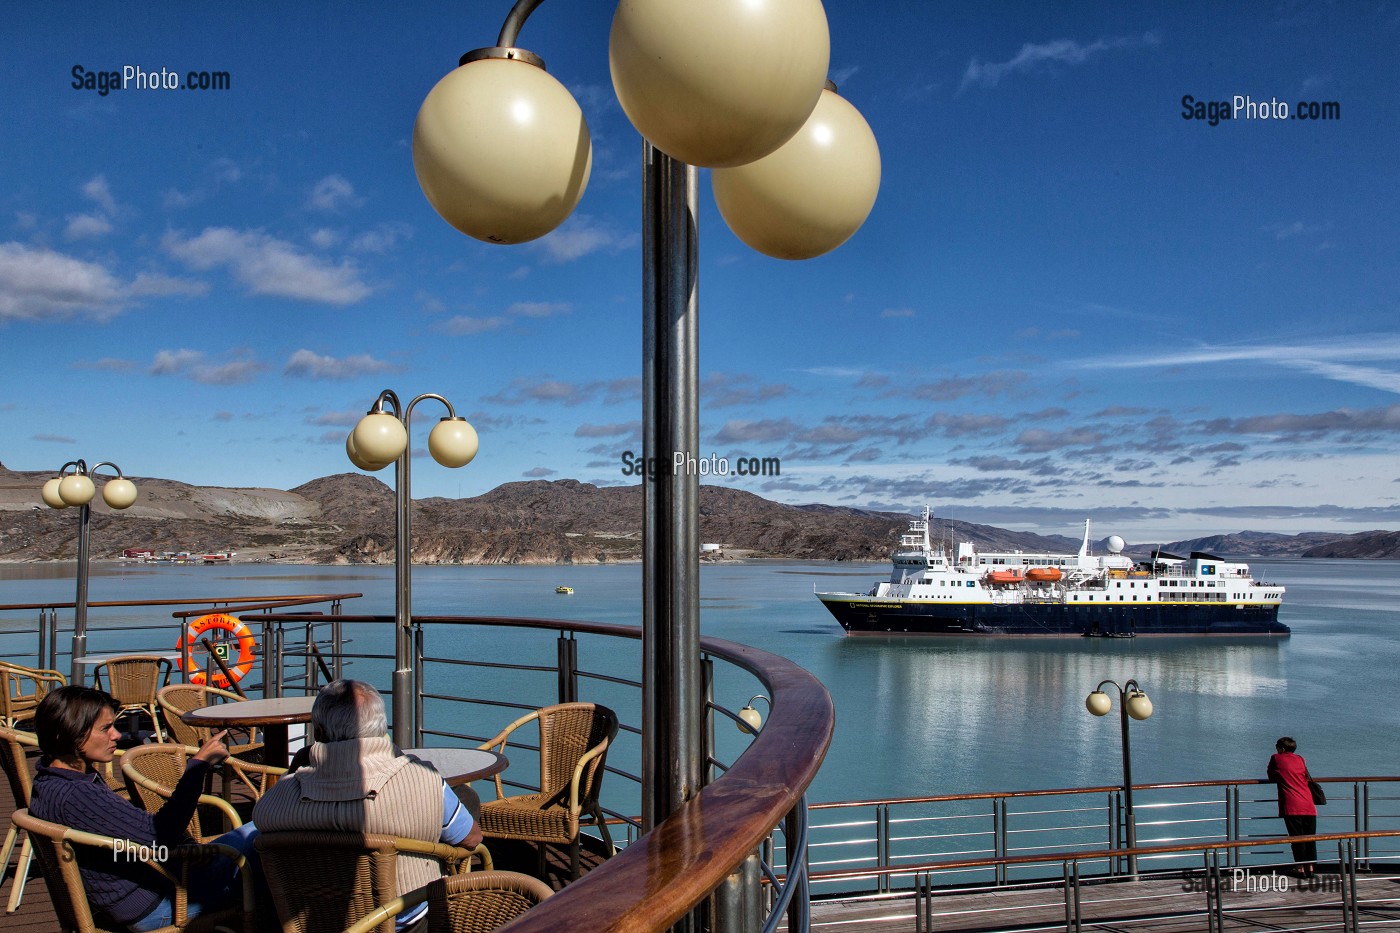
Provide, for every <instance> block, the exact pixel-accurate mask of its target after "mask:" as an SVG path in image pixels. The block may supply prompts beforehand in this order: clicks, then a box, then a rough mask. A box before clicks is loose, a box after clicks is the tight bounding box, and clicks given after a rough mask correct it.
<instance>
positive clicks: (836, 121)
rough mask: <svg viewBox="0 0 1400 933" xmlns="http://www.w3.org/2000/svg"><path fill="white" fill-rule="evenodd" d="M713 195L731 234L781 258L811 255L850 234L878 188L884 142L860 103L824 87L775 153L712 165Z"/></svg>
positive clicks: (847, 238) (801, 257)
mask: <svg viewBox="0 0 1400 933" xmlns="http://www.w3.org/2000/svg"><path fill="white" fill-rule="evenodd" d="M711 180H712V182H713V185H714V192H715V203H716V204H717V205H718V206H719V212H720V214H721V215H722V216H723V217H724V222H725V223H727V224H728V225H729V229H730V230H732V231H734V235H735V236H737V237H738V238H739V239H741V240H743V241H744V242H745V243H747V244H748V245H749V246H750V247H752V248H753V249H756V250H758V251H759V252H760V253H763V254H764V255H767V256H772V257H774V258H776V259H811V258H812V257H814V256H820V255H821V254H823V253H827V252H830V251H831V250H833V249H835V248H836V247H838V246H840V245H841V244H842V243H844V242H846V241H847V240H849V239H850V238H851V235H852V234H854V233H855V232H856V231H857V230H859V229H860V225H861V224H863V223H865V218H866V217H868V216H870V209H871V208H872V207H874V206H875V196H876V194H877V193H878V192H879V190H880V147H879V146H878V145H877V144H876V142H875V134H874V133H872V132H871V131H870V125H869V124H868V123H866V122H865V118H864V117H862V116H861V115H860V111H858V110H856V108H855V107H853V106H851V104H850V103H849V102H848V101H846V100H845V99H843V98H842V97H840V96H839V95H838V94H837V93H836V92H835V91H832V90H824V91H822V94H821V99H820V100H819V101H818V102H817V106H816V109H815V110H813V111H812V115H811V116H810V117H808V118H807V122H806V123H805V124H803V126H802V129H801V130H799V131H798V132H797V135H796V136H794V137H793V138H792V139H790V140H788V141H787V142H786V143H784V144H783V146H782V147H781V148H780V149H778V150H777V151H776V152H774V153H772V154H771V155H767V156H764V157H763V158H761V159H759V160H757V161H756V162H750V163H749V164H747V165H740V166H737V167H735V168H721V169H715V171H714V172H713V174H712V177H711Z"/></svg>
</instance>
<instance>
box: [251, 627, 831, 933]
mask: <svg viewBox="0 0 1400 933" xmlns="http://www.w3.org/2000/svg"><path fill="white" fill-rule="evenodd" d="M260 618H261V619H262V620H263V621H264V622H290V621H297V620H298V619H300V618H302V617H300V616H296V615H290V614H287V615H284V614H273V615H266V616H261V617H260ZM390 618H391V617H390V616H340V617H339V619H340V621H341V622H350V623H354V622H381V621H386V620H388V619H390ZM413 618H414V621H415V622H418V623H444V624H458V625H463V624H469V625H499V626H513V627H520V628H541V629H554V630H556V631H561V630H563V631H572V632H579V633H585V634H594V635H607V636H612V637H618V638H632V639H640V638H641V637H642V631H641V629H640V628H636V627H634V626H626V625H613V624H609V623H601V622H573V621H561V620H556V619H522V618H510V617H503V616H486V617H475V616H473V617H462V616H417V615H415V616H414V617H413ZM700 649H701V650H702V651H704V652H706V653H707V654H711V655H713V656H715V657H717V658H722V659H723V660H725V661H728V662H730V663H732V664H734V665H736V666H738V667H741V668H743V669H744V670H746V671H748V672H749V673H751V674H753V675H754V677H756V678H757V679H758V681H759V682H760V683H761V684H763V687H764V690H765V692H766V693H767V695H768V696H769V697H770V698H771V699H772V701H773V709H772V712H771V713H770V715H769V717H768V722H767V723H766V724H765V725H764V727H763V729H762V730H760V732H759V733H758V736H757V737H756V738H755V739H754V741H753V743H752V744H751V745H749V747H748V748H747V749H746V750H745V751H744V753H743V754H742V755H740V756H739V758H738V760H737V761H735V762H734V764H733V765H732V766H731V767H730V768H729V770H728V771H726V772H725V773H724V774H723V775H722V776H720V777H719V778H718V779H717V780H715V781H714V782H713V783H711V784H710V785H709V786H707V787H706V788H705V789H704V790H702V791H701V792H700V793H699V794H697V795H696V796H695V797H692V798H691V799H690V800H688V801H687V802H686V803H685V804H683V805H682V806H681V807H680V808H679V809H678V810H677V811H676V812H674V813H672V814H671V815H670V816H669V817H667V818H666V819H665V820H663V821H662V822H661V823H660V824H658V825H657V826H655V827H653V828H652V830H651V832H648V833H646V834H644V835H642V836H641V837H640V838H639V839H637V840H636V841H635V842H633V843H632V844H631V845H629V846H627V847H626V848H625V849H623V850H622V851H621V852H620V853H618V854H617V855H616V856H614V857H613V858H611V859H608V860H607V861H605V862H604V863H603V864H602V865H600V866H599V867H597V868H595V869H593V870H592V871H590V872H588V874H586V875H584V876H583V877H582V878H580V879H579V880H578V881H575V882H574V883H573V884H571V885H569V886H568V887H566V888H565V889H564V890H562V891H560V892H559V893H558V894H555V895H554V896H553V897H551V898H549V899H548V900H546V901H544V902H543V903H541V904H540V905H538V906H536V907H534V908H532V909H531V910H530V911H529V912H527V913H526V914H524V915H523V916H521V917H519V918H518V919H516V920H515V921H514V922H512V923H510V924H508V925H507V926H505V927H502V928H501V929H502V930H504V931H509V933H557V931H558V930H565V929H571V928H577V929H586V930H589V931H619V933H621V931H636V933H642V931H654V930H664V929H666V928H667V927H670V926H672V925H673V924H675V923H676V921H678V920H680V918H681V917H683V916H685V915H686V914H687V913H689V912H690V911H691V910H692V909H694V908H695V907H696V906H697V905H699V904H700V903H701V902H702V901H703V900H704V899H705V897H706V896H707V895H709V893H710V892H711V891H713V890H714V889H715V888H717V887H718V886H719V885H720V883H721V882H723V881H724V879H725V878H726V877H727V876H728V875H729V874H730V872H732V871H733V870H734V868H735V867H736V866H738V865H739V863H740V862H742V861H743V860H744V859H745V858H747V857H748V856H749V855H751V854H752V853H753V852H754V851H756V850H757V849H758V847H759V845H760V844H761V843H762V842H763V840H764V839H766V838H767V837H768V835H769V834H770V833H771V832H772V831H773V828H774V827H775V826H777V825H778V824H779V823H780V822H782V820H783V818H784V817H785V816H786V815H787V814H788V813H789V812H791V811H792V809H793V808H794V807H796V806H797V805H798V803H799V802H800V801H801V799H802V794H803V793H804V792H805V791H806V789H807V787H808V785H810V784H811V783H812V780H813V778H815V777H816V776H817V769H818V768H819V767H820V766H821V762H822V759H823V758H824V757H825V756H826V750H827V746H828V745H830V743H831V735H832V731H833V730H834V728H835V725H836V710H835V707H834V706H833V705H832V702H831V694H829V693H828V692H827V690H826V688H825V687H824V686H822V684H821V682H820V681H819V680H817V679H816V678H815V677H813V676H812V675H811V674H810V673H808V672H807V671H806V670H804V669H802V668H801V667H799V666H798V665H796V664H794V663H792V662H791V661H789V660H787V659H786V658H781V657H779V656H777V655H775V654H770V653H769V652H767V651H762V650H760V649H758V648H752V647H749V646H747V645H740V644H736V643H734V642H730V641H724V640H722V639H718V638H701V639H700Z"/></svg>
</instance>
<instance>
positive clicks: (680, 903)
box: [260, 613, 834, 933]
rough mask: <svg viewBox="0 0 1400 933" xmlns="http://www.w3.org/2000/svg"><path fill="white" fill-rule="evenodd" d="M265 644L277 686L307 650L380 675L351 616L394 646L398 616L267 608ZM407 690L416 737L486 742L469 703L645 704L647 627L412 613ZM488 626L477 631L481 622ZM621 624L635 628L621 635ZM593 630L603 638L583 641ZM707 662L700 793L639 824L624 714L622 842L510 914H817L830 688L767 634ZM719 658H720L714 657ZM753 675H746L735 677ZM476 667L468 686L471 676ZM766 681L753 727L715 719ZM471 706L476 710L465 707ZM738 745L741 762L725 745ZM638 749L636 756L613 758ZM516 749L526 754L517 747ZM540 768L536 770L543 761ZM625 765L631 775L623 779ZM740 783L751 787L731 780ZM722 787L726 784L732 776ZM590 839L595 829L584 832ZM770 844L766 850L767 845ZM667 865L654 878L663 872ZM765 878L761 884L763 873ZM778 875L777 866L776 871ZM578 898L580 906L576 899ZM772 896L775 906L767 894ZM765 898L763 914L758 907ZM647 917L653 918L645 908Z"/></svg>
mask: <svg viewBox="0 0 1400 933" xmlns="http://www.w3.org/2000/svg"><path fill="white" fill-rule="evenodd" d="M260 618H261V621H262V623H263V625H264V632H265V643H266V645H267V648H266V653H267V657H268V658H269V659H273V658H275V659H277V663H275V664H273V663H269V665H268V673H267V678H266V679H267V684H268V692H269V695H274V693H273V691H276V692H278V693H280V692H283V691H287V692H301V691H305V692H310V691H312V690H314V689H316V687H317V686H318V682H317V677H316V671H317V670H318V669H319V667H313V666H312V664H311V662H310V661H308V658H311V659H313V660H314V658H315V657H317V656H320V657H322V658H324V659H332V658H333V659H334V663H335V670H336V671H340V670H341V669H343V667H344V666H347V665H351V664H355V665H358V666H359V670H358V671H356V673H355V676H358V677H360V678H362V679H366V680H370V681H372V682H387V677H383V676H379V674H380V673H381V672H376V673H374V674H371V673H370V669H371V668H373V667H375V666H383V665H385V664H386V663H387V664H392V661H393V655H392V654H391V653H389V652H388V651H387V650H385V651H371V650H364V651H357V652H349V651H345V650H344V648H345V646H346V645H347V644H349V641H347V640H345V638H344V635H345V634H346V633H347V632H349V631H355V632H359V631H364V632H365V633H366V635H365V637H364V638H363V639H362V642H363V644H365V645H366V646H367V648H369V647H374V646H376V645H377V643H381V642H382V643H384V646H385V648H386V649H387V647H388V645H387V636H388V632H389V631H390V630H391V629H392V619H391V618H390V617H387V616H351V615H340V616H337V617H335V619H334V620H333V622H331V623H330V625H329V626H328V625H327V624H326V623H327V621H328V620H325V619H309V618H308V617H306V616H301V615H291V614H283V613H272V614H270V615H265V616H262V617H260ZM412 624H413V629H414V631H413V645H414V652H413V656H414V696H415V698H416V703H417V709H416V710H415V716H414V720H415V729H414V736H413V741H414V744H415V745H423V744H428V743H429V740H431V741H433V742H442V741H446V742H452V743H465V744H480V743H481V742H484V741H486V740H487V739H489V738H490V737H491V736H492V735H494V734H495V730H494V729H492V730H489V731H488V730H484V729H480V728H472V725H473V724H476V723H481V722H483V719H482V718H481V717H480V716H478V715H476V714H475V712H474V711H476V710H478V709H495V710H502V711H507V712H509V713H510V715H509V716H508V717H506V718H504V721H503V722H501V723H500V725H504V724H505V722H508V721H510V720H511V719H514V718H516V716H517V715H518V713H519V712H520V711H522V710H530V709H535V708H538V707H539V706H543V705H548V704H550V703H557V702H570V701H574V700H591V701H595V702H599V703H603V704H604V705H607V706H610V707H612V708H614V709H619V710H624V711H625V710H635V709H638V708H639V707H640V689H641V684H640V683H639V682H638V681H637V680H636V679H635V671H637V670H639V669H640V667H641V665H640V644H639V640H640V638H641V630H640V629H637V628H632V627H629V626H622V625H606V624H599V623H588V622H571V621H556V620H546V619H519V618H501V617H490V618H469V617H452V616H415V617H414V618H413V620H412ZM503 629H508V630H512V632H513V637H512V638H511V639H510V640H509V641H508V642H507V643H508V644H509V645H510V652H509V656H510V657H511V658H512V660H484V659H483V660H479V659H478V658H486V657H491V658H500V657H502V656H503V655H504V654H506V652H502V651H501V650H500V645H501V644H502V641H501V639H500V632H501V630H503ZM483 632H484V633H485V635H482V634H481V633H483ZM619 640H622V641H627V642H632V643H634V644H636V649H635V651H623V650H619V646H618V643H619ZM585 642H587V644H588V646H589V647H590V648H594V649H595V650H594V653H593V654H592V655H591V656H590V655H588V654H586V653H585V651H584V649H583V645H584V644H585ZM701 647H702V650H703V659H702V664H703V668H704V671H705V678H704V682H705V703H706V706H705V725H706V728H705V729H704V740H705V749H704V755H705V761H706V762H707V763H708V764H709V765H710V766H711V768H710V769H707V771H710V770H712V771H713V772H715V776H714V778H713V780H712V781H710V782H709V783H708V784H707V786H706V787H705V788H704V789H702V791H701V792H700V794H699V795H697V797H695V798H693V799H692V800H691V801H689V802H688V803H687V804H686V805H685V806H683V807H682V808H681V809H680V810H679V811H677V812H676V813H675V814H672V816H671V817H670V818H668V819H667V820H665V821H663V822H662V823H661V824H659V825H657V826H656V827H654V828H653V829H652V831H651V832H649V833H646V834H645V835H642V834H641V826H640V823H639V821H638V820H637V818H636V817H635V816H633V815H632V814H635V813H637V812H639V803H640V792H641V791H640V784H641V781H640V777H639V774H640V770H641V768H640V757H641V753H642V750H641V747H640V736H641V729H640V726H639V725H638V724H635V723H629V722H623V723H622V725H621V728H620V730H619V738H618V740H616V741H615V742H614V744H613V746H612V748H611V749H610V750H609V758H608V762H607V765H606V773H607V774H609V775H615V776H616V779H615V780H614V781H613V784H612V789H608V788H607V787H605V795H606V801H607V802H606V803H605V805H604V808H603V809H604V814H605V816H606V817H607V819H608V820H609V822H610V823H612V822H617V823H620V824H622V825H624V826H626V827H627V829H626V832H625V834H624V836H625V839H626V842H627V845H626V846H625V847H624V848H623V849H622V851H621V852H620V853H619V854H618V855H616V856H614V857H613V858H611V859H608V860H607V861H605V862H604V863H603V864H602V865H601V866H600V867H599V868H595V869H594V870H593V871H592V872H590V873H588V874H587V875H586V876H585V877H584V878H583V879H582V880H581V881H579V882H575V883H574V884H573V885H570V886H569V887H568V888H566V889H565V890H564V891H563V892H561V893H560V894H558V895H556V896H555V897H554V898H551V899H550V900H549V901H548V902H546V904H545V905H542V906H541V907H540V908H536V909H535V910H532V911H531V912H530V913H529V914H527V915H526V916H525V917H524V918H522V919H521V920H520V921H517V923H516V924H514V925H512V926H511V929H512V930H514V929H517V928H519V929H522V930H551V929H558V928H560V927H561V926H563V925H567V924H569V923H572V922H574V921H573V920H572V919H569V920H566V919H563V918H572V917H573V916H574V915H575V913H576V912H577V911H579V910H586V911H588V912H589V913H590V914H591V915H594V916H596V915H598V913H599V912H600V911H601V912H603V913H607V912H609V911H611V912H612V913H613V914H614V915H615V916H617V917H618V918H619V922H620V921H621V918H630V919H629V920H628V922H629V923H638V922H646V923H651V922H653V921H654V922H655V923H656V924H658V928H660V927H661V926H669V925H670V923H673V922H675V920H676V919H678V918H679V917H680V916H682V915H683V914H684V913H686V912H688V911H690V910H692V909H694V908H696V907H698V906H703V909H704V910H705V911H706V915H707V917H708V924H709V927H710V929H712V930H715V931H717V933H719V931H731V933H738V931H740V930H743V931H748V933H752V931H756V930H758V929H759V928H760V926H761V928H762V929H763V930H765V931H768V933H771V931H773V930H775V929H776V928H777V927H778V926H779V925H780V924H781V923H783V922H786V924H787V929H789V930H792V931H799V930H804V931H805V930H807V929H809V922H810V921H809V914H808V907H809V898H808V896H807V886H806V871H805V866H806V831H807V811H806V799H805V797H804V796H803V792H804V791H805V789H806V787H807V786H808V784H810V782H811V780H812V778H813V777H815V775H816V769H817V767H818V765H819V764H820V762H821V759H822V757H823V756H824V754H825V750H826V745H827V743H828V742H829V741H830V735H831V730H832V728H833V726H834V711H833V710H832V708H831V703H830V697H829V695H828V694H827V693H826V690H825V688H823V687H822V686H821V684H820V683H819V682H817V681H816V679H815V678H813V677H812V676H811V675H810V674H808V673H807V672H806V671H803V670H802V669H801V668H799V667H797V666H796V665H794V664H792V663H791V662H789V661H786V660H785V659H782V658H779V657H777V656H775V655H771V654H768V653H767V652H763V651H759V650H758V649H754V648H749V647H747V646H744V645H738V644H734V643H732V642H726V641H722V640H718V639H702V642H701ZM717 662H723V667H719V666H717ZM738 681H742V682H743V683H744V686H743V687H742V689H738V688H737V687H736V684H737V682H738ZM465 682H470V683H471V684H472V689H471V690H470V691H468V690H466V689H464V687H463V684H464V683H465ZM755 683H756V684H757V685H759V686H760V688H761V689H762V690H763V691H765V692H767V693H768V695H770V696H771V697H772V700H773V709H772V711H771V714H770V717H769V722H768V724H767V725H766V726H765V727H764V729H763V730H761V731H760V733H759V735H758V736H757V737H756V738H755V739H753V740H752V744H750V740H749V739H748V738H746V737H744V736H742V735H740V734H739V732H738V730H735V732H734V733H733V737H732V738H731V737H729V736H728V735H725V736H724V737H723V738H721V737H720V735H719V734H717V730H716V728H715V722H716V714H718V715H719V718H721V719H723V718H724V717H728V718H730V719H732V720H734V721H736V722H737V721H738V717H737V715H736V714H735V713H734V712H733V711H732V710H730V709H728V708H727V707H726V706H724V705H723V704H720V703H717V702H716V701H715V694H716V692H717V690H719V691H723V693H724V695H730V694H731V691H732V695H740V694H742V696H743V697H749V696H751V695H752V694H753V690H752V687H753V686H754V684H755ZM469 711H471V712H469ZM538 753H539V750H538V748H537V747H536V746H532V745H529V744H519V743H515V742H513V743H512V745H511V755H512V767H511V769H510V772H508V774H521V773H524V774H529V773H532V771H531V765H532V764H533V762H532V761H531V756H537V755H538ZM731 753H732V757H734V759H735V760H734V763H733V765H732V766H726V764H725V762H724V759H725V758H728V757H731ZM622 758H626V759H627V761H628V762H630V761H635V762H636V766H635V768H634V769H629V768H628V767H627V766H626V765H625V764H624V763H623V762H622V761H620V760H619V759H622ZM518 759H519V760H518ZM533 773H538V772H537V770H536V771H534V772H533ZM617 779H621V780H623V781H625V782H626V783H625V784H624V785H623V787H624V788H627V790H624V791H623V792H620V793H619V792H618V791H617V790H616V787H617ZM502 781H503V784H506V785H509V786H510V787H512V788H517V789H520V790H525V791H538V790H539V788H538V787H535V786H534V785H532V784H530V783H528V782H527V781H525V780H522V779H517V778H515V777H511V778H509V779H506V778H503V779H502ZM736 786H737V787H742V788H743V789H744V790H743V792H742V793H739V792H736V790H735V789H734V788H735V787H736ZM727 788H728V789H727ZM779 825H781V826H782V829H783V838H784V842H783V852H784V858H785V864H788V865H795V866H797V870H796V871H793V872H788V873H786V875H785V877H784V878H782V879H779V878H778V877H777V874H776V872H775V871H774V869H773V867H772V864H771V862H772V856H771V855H768V853H770V852H771V851H772V850H773V846H772V844H771V842H769V841H768V840H769V839H770V837H771V835H772V833H773V831H774V829H775V827H777V826H779ZM590 838H591V839H592V845H593V846H594V847H595V848H601V841H600V840H599V839H597V837H594V836H590ZM765 855H767V857H766V858H765ZM658 874H661V875H662V876H664V877H665V878H666V879H667V880H666V883H665V884H662V885H660V886H659V887H658V885H657V882H656V881H655V877H656V876H657V875H658ZM765 880H766V881H768V882H770V884H768V885H765V884H764V883H763V882H764V881H765ZM773 882H776V884H774V883H773ZM570 905H572V906H570ZM765 908H766V909H765ZM765 913H766V914H767V918H766V920H764V919H763V916H764V914H765ZM640 918H648V919H647V920H645V921H642V920H640Z"/></svg>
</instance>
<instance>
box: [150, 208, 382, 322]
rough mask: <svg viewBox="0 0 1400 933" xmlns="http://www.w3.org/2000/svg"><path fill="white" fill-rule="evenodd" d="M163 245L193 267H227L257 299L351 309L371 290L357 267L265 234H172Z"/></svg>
mask: <svg viewBox="0 0 1400 933" xmlns="http://www.w3.org/2000/svg"><path fill="white" fill-rule="evenodd" d="M162 245H164V247H165V249H166V251H167V252H169V253H170V254H171V255H172V256H174V257H175V258H177V259H179V260H180V261H182V262H184V263H185V264H186V265H188V266H190V267H191V268H194V269H200V270H206V269H212V268H215V267H217V266H227V267H228V268H229V269H230V270H232V272H233V274H234V277H235V278H237V279H238V280H239V281H240V282H242V283H243V284H244V285H245V286H247V287H248V290H249V291H251V292H252V293H253V294H255V295H276V296H279V297H282V298H297V299H301V300H303V301H319V302H324V303H326V304H333V305H349V304H354V303H355V302H357V301H363V300H364V299H365V298H367V297H368V296H369V294H370V291H371V289H370V287H369V286H368V285H366V284H365V283H364V282H362V281H361V280H360V271H359V269H358V268H357V267H356V266H355V264H354V263H352V262H349V261H348V260H347V261H343V262H341V263H340V264H339V265H333V264H331V263H330V262H327V261H326V260H323V259H321V258H319V257H316V256H311V255H308V254H306V253H303V252H301V251H299V250H298V249H297V248H296V247H295V246H293V245H292V244H291V243H288V242H287V241H286V240H279V239H277V238H275V237H271V236H268V235H267V234H265V233H262V232H260V231H238V230H234V229H232V228H230V227H206V228H205V229H204V231H203V232H202V233H200V234H199V236H196V237H193V238H186V237H184V236H183V235H181V234H179V233H176V232H174V231H172V232H170V233H167V234H166V235H165V238H164V239H163V241H162Z"/></svg>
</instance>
